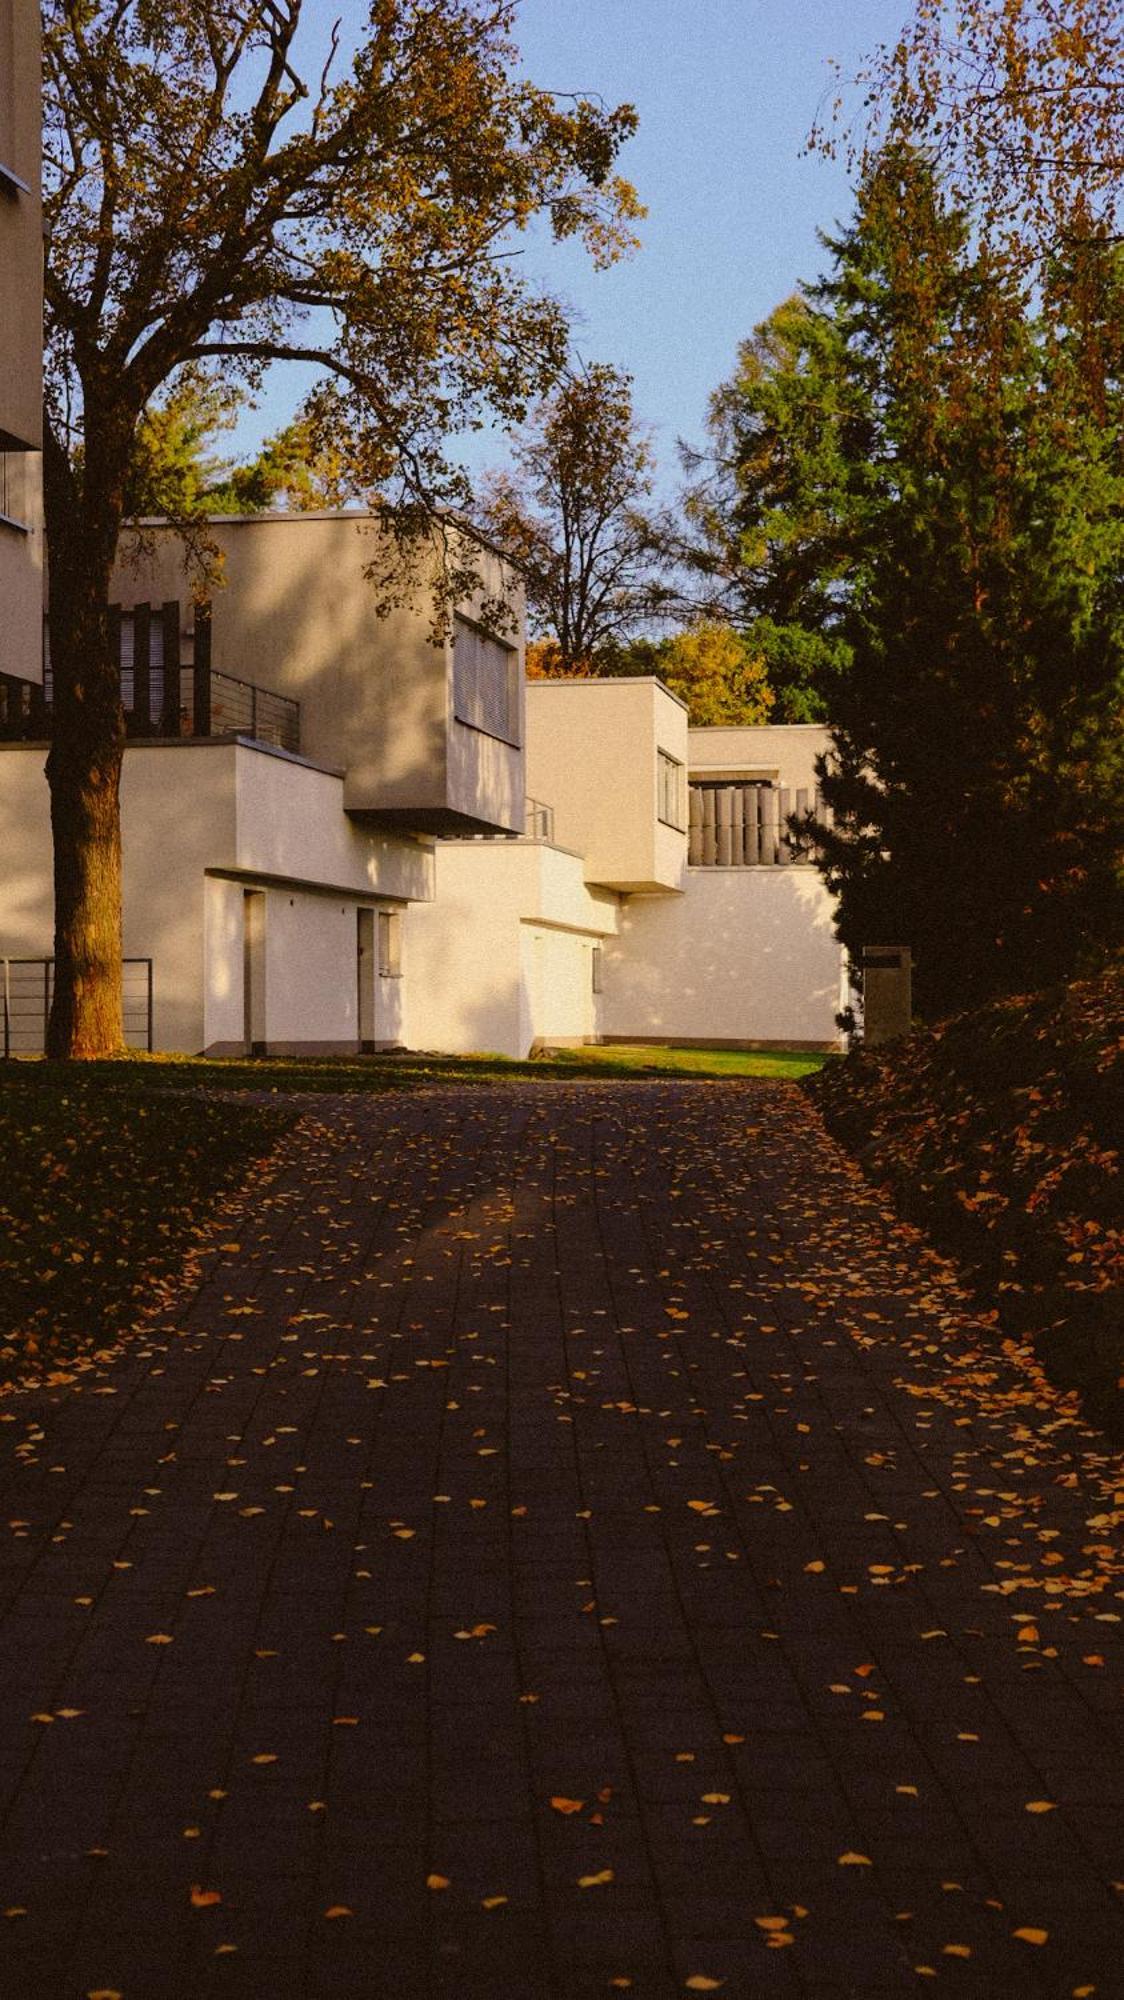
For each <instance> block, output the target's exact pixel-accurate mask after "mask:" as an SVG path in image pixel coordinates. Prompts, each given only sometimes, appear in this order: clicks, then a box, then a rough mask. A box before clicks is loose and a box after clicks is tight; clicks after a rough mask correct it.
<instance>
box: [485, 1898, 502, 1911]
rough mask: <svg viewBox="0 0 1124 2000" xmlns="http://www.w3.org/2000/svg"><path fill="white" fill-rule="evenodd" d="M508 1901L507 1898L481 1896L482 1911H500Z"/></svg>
mask: <svg viewBox="0 0 1124 2000" xmlns="http://www.w3.org/2000/svg"><path fill="white" fill-rule="evenodd" d="M506 1901H507V1897H506V1896H481V1898H480V1908H481V1909H482V1910H498V1909H499V1908H500V1906H501V1905H502V1904H503V1903H506Z"/></svg>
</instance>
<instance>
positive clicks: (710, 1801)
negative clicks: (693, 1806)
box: [702, 1792, 730, 1806]
mask: <svg viewBox="0 0 1124 2000" xmlns="http://www.w3.org/2000/svg"><path fill="white" fill-rule="evenodd" d="M702 1802H703V1804H704V1806H728V1805H729V1803H730V1794H729V1792H704V1793H703V1795H702Z"/></svg>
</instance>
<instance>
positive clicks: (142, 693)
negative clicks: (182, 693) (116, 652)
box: [133, 604, 152, 736]
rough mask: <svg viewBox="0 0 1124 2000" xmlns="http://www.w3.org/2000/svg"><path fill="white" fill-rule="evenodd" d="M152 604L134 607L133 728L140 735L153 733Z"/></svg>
mask: <svg viewBox="0 0 1124 2000" xmlns="http://www.w3.org/2000/svg"><path fill="white" fill-rule="evenodd" d="M151 630H152V606H151V605H150V604H137V605H134V607H133V729H134V731H135V733H136V734H137V735H138V736H151V734H152V678H151V673H150V663H151V659H152V643H151V636H150V635H151Z"/></svg>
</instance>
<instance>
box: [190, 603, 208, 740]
mask: <svg viewBox="0 0 1124 2000" xmlns="http://www.w3.org/2000/svg"><path fill="white" fill-rule="evenodd" d="M192 659H193V661H194V667H195V671H194V673H193V675H192V679H193V682H194V686H195V702H194V708H195V716H194V725H195V726H194V729H193V731H192V734H193V735H195V736H209V735H210V733H211V607H210V605H209V604H197V605H196V607H195V651H194V653H193V655H192Z"/></svg>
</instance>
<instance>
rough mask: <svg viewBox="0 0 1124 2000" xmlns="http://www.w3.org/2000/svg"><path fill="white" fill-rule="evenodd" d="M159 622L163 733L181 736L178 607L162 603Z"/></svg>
mask: <svg viewBox="0 0 1124 2000" xmlns="http://www.w3.org/2000/svg"><path fill="white" fill-rule="evenodd" d="M160 623H161V625H162V626H163V628H164V735H165V736H182V734H183V731H182V729H181V728H180V701H181V694H180V608H179V605H178V604H175V603H172V604H162V605H161V607H160Z"/></svg>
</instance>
